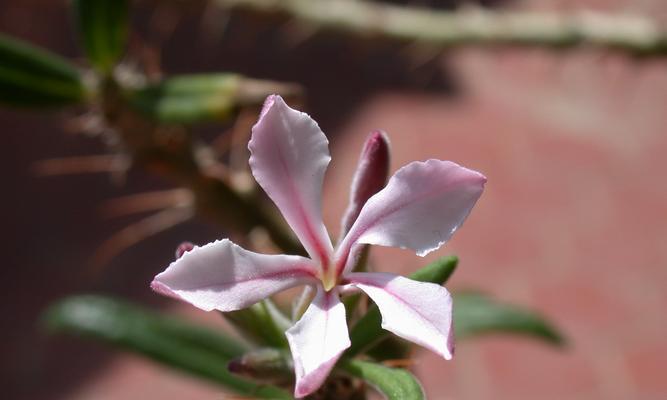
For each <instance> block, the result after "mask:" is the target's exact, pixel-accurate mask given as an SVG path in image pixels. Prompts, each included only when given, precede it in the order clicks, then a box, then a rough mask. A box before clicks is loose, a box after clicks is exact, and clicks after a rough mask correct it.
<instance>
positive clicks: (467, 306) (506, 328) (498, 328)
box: [454, 292, 564, 345]
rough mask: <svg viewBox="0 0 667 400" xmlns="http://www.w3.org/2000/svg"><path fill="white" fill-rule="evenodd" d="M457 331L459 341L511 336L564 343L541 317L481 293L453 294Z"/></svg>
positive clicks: (551, 326) (554, 329)
mask: <svg viewBox="0 0 667 400" xmlns="http://www.w3.org/2000/svg"><path fill="white" fill-rule="evenodd" d="M454 328H455V333H456V337H457V339H466V338H469V337H475V336H479V335H484V334H491V333H493V334H495V333H511V334H519V335H526V336H531V337H534V338H537V339H541V340H544V341H546V342H547V343H551V344H554V345H562V344H564V339H563V337H562V336H561V334H560V333H559V332H558V330H557V329H556V328H555V327H554V326H553V325H551V324H550V323H549V322H548V321H547V320H545V319H544V318H543V317H541V316H540V315H538V314H536V313H534V312H532V311H530V310H526V309H524V308H520V307H517V306H513V305H509V304H503V303H499V302H496V301H494V300H493V299H491V298H490V297H489V296H486V295H484V294H480V293H472V292H470V293H459V294H455V295H454Z"/></svg>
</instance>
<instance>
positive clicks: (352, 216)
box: [341, 131, 389, 237]
mask: <svg viewBox="0 0 667 400" xmlns="http://www.w3.org/2000/svg"><path fill="white" fill-rule="evenodd" d="M388 175H389V139H387V136H386V134H385V133H384V132H382V131H373V132H371V134H370V135H368V138H367V139H366V144H364V148H363V150H362V151H361V156H360V157H359V163H358V164H357V170H356V171H355V173H354V178H353V179H352V188H351V189H350V203H349V205H348V206H347V211H345V214H344V217H343V219H342V221H341V222H342V229H341V237H342V236H344V235H345V234H346V233H347V231H349V230H350V228H351V227H352V224H354V221H356V219H357V217H358V216H359V212H361V208H362V207H363V206H364V204H366V201H367V200H368V199H369V198H370V197H371V196H373V195H374V194H375V193H377V192H379V191H380V189H382V188H383V187H384V185H385V183H387V176H388Z"/></svg>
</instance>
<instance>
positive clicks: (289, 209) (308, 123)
mask: <svg viewBox="0 0 667 400" xmlns="http://www.w3.org/2000/svg"><path fill="white" fill-rule="evenodd" d="M248 148H249V149H250V153H251V157H250V168H251V170H252V173H253V175H254V176H255V179H256V180H257V182H258V183H259V184H260V186H261V187H262V188H263V189H264V191H265V192H266V194H267V195H268V196H269V197H270V198H271V200H273V202H274V203H275V204H276V206H278V208H279V209H280V212H281V213H282V214H283V217H285V220H286V221H287V223H288V224H289V225H290V226H291V227H292V230H294V233H296V235H297V236H298V238H299V240H301V243H302V244H303V246H304V247H305V249H306V251H307V252H308V254H310V256H311V258H313V260H316V261H318V262H319V264H320V265H324V266H327V265H328V264H329V261H330V259H331V253H332V252H333V247H332V245H331V240H330V239H329V235H328V233H327V230H326V228H325V227H324V223H323V222H322V210H321V205H322V181H323V179H324V173H325V172H326V169H327V166H328V165H329V161H330V160H331V157H330V155H329V142H328V141H327V138H326V137H325V136H324V133H322V131H321V130H320V128H319V127H318V126H317V123H316V122H315V121H313V119H312V118H310V117H309V116H308V114H305V113H302V112H300V111H297V110H294V109H291V108H290V107H288V106H287V104H285V102H284V101H283V99H282V98H281V97H280V96H277V95H274V96H270V97H269V98H268V99H267V101H266V103H265V106H264V109H263V110H262V113H261V114H260V118H259V121H258V122H257V123H256V124H255V126H254V127H253V128H252V138H251V139H250V143H248Z"/></svg>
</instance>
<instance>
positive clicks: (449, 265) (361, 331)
mask: <svg viewBox="0 0 667 400" xmlns="http://www.w3.org/2000/svg"><path fill="white" fill-rule="evenodd" d="M458 261H459V259H458V258H457V257H456V256H449V257H443V258H440V259H438V260H436V261H434V262H432V263H431V264H429V265H427V266H425V267H423V268H421V269H420V270H418V271H416V272H414V273H413V274H412V275H410V279H414V280H417V281H421V282H431V283H437V284H443V283H445V282H447V280H448V279H449V277H450V276H452V274H453V273H454V270H455V269H456V265H457V264H458ZM381 322H382V316H381V315H380V310H378V308H377V307H376V306H375V305H374V306H372V307H370V308H369V309H368V312H367V313H366V315H364V316H363V317H362V318H361V319H359V321H358V322H357V323H356V324H355V325H354V327H353V328H352V331H350V341H351V342H352V345H351V346H350V348H349V349H347V352H346V355H347V356H348V357H352V356H354V355H356V354H359V352H361V351H363V350H366V349H368V348H369V347H370V346H372V345H373V344H375V343H378V342H379V341H380V340H382V339H383V338H384V337H385V336H386V335H387V334H388V332H387V331H385V330H384V329H382V327H381V326H380V323H381Z"/></svg>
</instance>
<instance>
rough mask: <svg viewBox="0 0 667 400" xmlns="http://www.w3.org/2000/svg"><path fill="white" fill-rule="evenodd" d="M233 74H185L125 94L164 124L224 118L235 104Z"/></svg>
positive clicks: (140, 108)
mask: <svg viewBox="0 0 667 400" xmlns="http://www.w3.org/2000/svg"><path fill="white" fill-rule="evenodd" d="M240 79H241V78H240V77H239V76H238V75H235V74H213V75H187V76H180V77H175V78H170V79H166V80H164V81H162V82H161V83H158V84H155V85H150V86H147V87H145V88H142V89H139V90H135V91H130V92H128V93H127V95H128V100H129V102H130V105H132V106H134V107H136V108H137V109H139V110H140V111H142V112H143V113H145V114H147V115H149V116H150V117H152V118H153V119H156V120H158V121H161V122H165V123H185V124H188V123H193V122H199V121H214V120H221V121H225V120H227V119H229V118H230V117H231V116H232V114H233V112H234V110H235V109H236V107H237V105H236V104H235V95H236V92H237V91H238V88H239V84H240Z"/></svg>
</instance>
